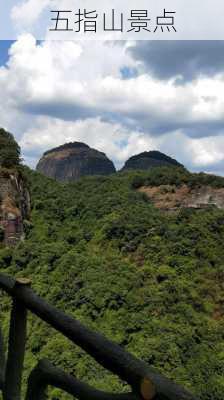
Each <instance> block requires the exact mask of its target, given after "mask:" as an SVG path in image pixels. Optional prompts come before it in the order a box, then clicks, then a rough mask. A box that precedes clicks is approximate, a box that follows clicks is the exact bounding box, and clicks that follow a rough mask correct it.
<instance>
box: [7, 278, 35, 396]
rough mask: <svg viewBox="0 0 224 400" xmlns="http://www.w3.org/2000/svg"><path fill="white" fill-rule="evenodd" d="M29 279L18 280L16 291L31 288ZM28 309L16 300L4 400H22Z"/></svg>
mask: <svg viewBox="0 0 224 400" xmlns="http://www.w3.org/2000/svg"><path fill="white" fill-rule="evenodd" d="M30 284H31V281H30V280H28V279H17V280H16V283H15V287H14V289H15V291H16V292H17V291H18V292H19V291H21V290H22V288H23V287H24V286H30ZM26 323H27V309H26V308H25V307H24V306H23V305H22V303H20V302H19V301H18V300H17V299H16V298H14V299H13V306H12V312H11V320H10V330H9V343H8V359H7V363H6V373H5V384H4V389H3V398H4V400H20V398H21V384H22V373H23V362H24V355H25V345H26Z"/></svg>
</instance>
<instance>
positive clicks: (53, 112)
mask: <svg viewBox="0 0 224 400" xmlns="http://www.w3.org/2000/svg"><path fill="white" fill-rule="evenodd" d="M128 46H130V43H124V42H123V43H121V42H120V43H118V42H117V43H115V42H103V41H100V42H91V43H90V42H52V41H46V42H43V43H41V44H39V45H37V44H36V41H35V40H34V38H33V37H32V36H31V35H23V36H21V38H20V39H19V40H18V41H17V42H15V43H14V44H13V45H12V47H11V49H10V59H9V62H8V65H7V67H2V68H1V69H0V91H1V98H2V99H3V98H4V102H3V101H2V102H1V103H0V115H1V117H0V118H1V119H0V125H3V126H4V127H6V128H8V129H9V130H11V131H12V132H14V133H15V134H16V135H17V138H18V139H19V140H20V143H21V145H22V147H23V149H24V154H25V157H27V159H29V160H31V161H29V162H32V164H33V163H34V160H35V159H37V157H38V156H39V155H40V153H41V152H42V151H44V150H46V149H47V148H50V147H52V146H55V145H57V144H62V143H63V142H65V141H67V140H82V141H85V142H87V143H88V144H89V145H91V146H93V147H95V148H98V149H99V150H102V151H104V152H106V153H107V154H108V155H109V157H110V158H112V159H113V160H115V162H116V163H117V165H121V163H122V162H123V161H125V159H126V158H127V157H129V156H130V155H132V154H135V153H138V152H140V151H143V150H147V149H150V148H151V149H152V148H158V149H161V150H162V151H164V152H166V153H168V154H169V155H171V156H174V157H177V159H178V160H179V161H180V162H183V163H185V164H186V165H187V166H190V167H193V168H200V166H204V167H206V166H209V167H210V166H211V167H212V166H213V165H214V164H215V163H216V162H221V161H222V160H223V158H222V153H224V151H222V149H223V150H224V148H223V117H224V99H223V92H224V75H222V74H219V75H216V76H213V77H200V76H199V77H198V78H197V79H196V80H194V81H189V82H188V83H186V84H184V85H180V84H179V85H177V84H176V82H175V80H174V79H170V80H168V81H164V80H159V79H156V78H154V77H152V76H151V75H149V74H147V73H144V74H140V73H139V74H137V75H136V76H134V77H132V78H131V79H122V76H121V70H122V69H123V68H125V69H126V70H127V71H128V69H133V68H135V69H137V70H138V63H136V61H135V60H134V59H133V58H132V56H131V53H130V52H128V51H127V47H128ZM209 130H210V131H209ZM211 135H213V136H211Z"/></svg>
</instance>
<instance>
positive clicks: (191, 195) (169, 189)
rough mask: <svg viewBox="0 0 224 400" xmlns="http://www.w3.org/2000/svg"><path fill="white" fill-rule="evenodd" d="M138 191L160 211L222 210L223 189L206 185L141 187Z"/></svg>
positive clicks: (223, 203) (223, 205) (223, 204)
mask: <svg viewBox="0 0 224 400" xmlns="http://www.w3.org/2000/svg"><path fill="white" fill-rule="evenodd" d="M138 191H139V192H141V193H145V194H146V195H147V197H148V198H149V199H150V200H151V201H152V202H153V203H154V205H155V206H156V207H157V208H160V209H162V210H167V211H177V210H179V209H181V208H194V209H202V208H207V207H216V208H220V209H224V188H213V187H211V186H207V185H203V186H200V187H197V188H191V187H189V186H187V185H185V184H183V185H182V186H175V185H160V186H142V187H141V188H139V189H138Z"/></svg>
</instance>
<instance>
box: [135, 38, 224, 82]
mask: <svg viewBox="0 0 224 400" xmlns="http://www.w3.org/2000/svg"><path fill="white" fill-rule="evenodd" d="M130 51H131V53H132V55H133V57H134V58H135V59H136V61H138V62H139V63H140V65H141V67H142V69H143V70H144V71H148V72H149V73H150V74H153V75H154V76H156V77H158V78H159V79H165V80H167V79H170V78H172V77H176V78H179V79H180V80H182V81H191V80H192V79H195V78H197V77H198V76H199V75H206V76H213V75H216V74H218V73H223V69H224V41H220V40H217V41H215V40H213V41H198V40H192V41H184V42H183V41H163V40H161V41H159V42H154V41H150V42H145V41H138V43H137V45H136V46H134V47H132V48H130Z"/></svg>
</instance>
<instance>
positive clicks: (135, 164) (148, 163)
mask: <svg viewBox="0 0 224 400" xmlns="http://www.w3.org/2000/svg"><path fill="white" fill-rule="evenodd" d="M163 166H175V167H183V165H181V164H180V163H179V162H177V161H176V160H174V159H173V158H171V157H169V156H167V155H166V154H163V153H161V152H159V151H145V152H143V153H140V154H137V155H135V156H132V157H130V158H129V159H128V160H127V161H126V163H125V165H124V167H123V168H122V171H126V170H129V169H136V170H138V169H139V170H148V169H151V168H153V167H163Z"/></svg>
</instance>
